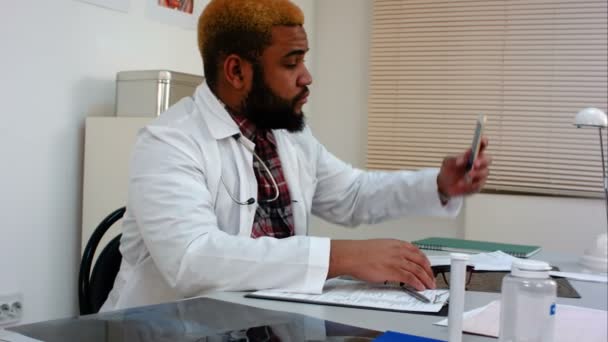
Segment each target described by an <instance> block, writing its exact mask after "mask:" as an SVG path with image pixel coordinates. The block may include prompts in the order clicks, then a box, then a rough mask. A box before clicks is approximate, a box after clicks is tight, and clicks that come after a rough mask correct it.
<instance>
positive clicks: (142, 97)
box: [116, 70, 203, 117]
mask: <svg viewBox="0 0 608 342" xmlns="http://www.w3.org/2000/svg"><path fill="white" fill-rule="evenodd" d="M202 82H203V77H202V76H197V75H191V74H185V73H181V72H175V71H170V70H142V71H121V72H119V73H118V74H116V116H139V117H142V116H143V117H146V116H147V117H155V116H159V115H160V114H161V113H162V112H164V111H165V110H167V109H168V108H169V107H170V106H171V105H172V104H174V103H175V102H177V101H179V100H180V99H182V98H184V97H186V96H192V94H193V93H194V90H195V89H196V87H197V86H198V85H199V84H201V83H202Z"/></svg>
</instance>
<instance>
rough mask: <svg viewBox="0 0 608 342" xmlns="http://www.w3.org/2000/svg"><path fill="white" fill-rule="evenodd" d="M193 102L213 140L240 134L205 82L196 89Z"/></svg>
mask: <svg viewBox="0 0 608 342" xmlns="http://www.w3.org/2000/svg"><path fill="white" fill-rule="evenodd" d="M194 102H195V103H196V105H197V107H198V109H199V114H200V115H201V116H202V118H203V120H204V121H205V122H206V123H207V127H208V128H209V133H211V136H212V137H213V138H214V139H216V140H220V139H225V138H228V137H231V136H233V135H235V134H239V133H240V130H239V127H238V126H237V124H236V123H235V122H234V120H233V119H232V117H231V116H230V114H228V111H226V108H224V106H223V105H222V103H221V102H220V101H219V100H218V98H217V97H216V96H215V94H213V92H212V91H211V89H209V86H208V85H207V82H206V81H203V83H201V84H200V85H199V86H198V87H197V88H196V91H195V92H194Z"/></svg>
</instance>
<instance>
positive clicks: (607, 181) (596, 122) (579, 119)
mask: <svg viewBox="0 0 608 342" xmlns="http://www.w3.org/2000/svg"><path fill="white" fill-rule="evenodd" d="M574 125H575V126H576V127H577V128H581V127H591V128H597V129H598V131H599V132H600V151H601V154H602V176H603V178H604V199H605V200H606V228H607V230H608V174H607V173H606V162H605V161H604V160H605V159H604V138H603V135H602V129H606V127H608V117H607V116H606V113H604V112H602V111H601V110H599V109H597V108H585V109H583V110H581V111H580V112H578V113H577V114H576V118H575V120H574ZM579 262H580V264H581V265H583V267H585V268H587V269H589V270H592V271H596V272H607V271H608V234H607V233H603V234H600V235H598V237H597V239H596V241H595V245H594V246H592V247H591V248H589V249H587V250H586V251H585V254H584V255H583V256H582V257H581V259H580V260H579Z"/></svg>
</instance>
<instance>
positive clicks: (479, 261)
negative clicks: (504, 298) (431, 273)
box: [428, 251, 517, 271]
mask: <svg viewBox="0 0 608 342" xmlns="http://www.w3.org/2000/svg"><path fill="white" fill-rule="evenodd" d="M428 258H429V261H430V262H431V266H442V265H449V264H450V256H449V255H430V256H429V257H428ZM516 259H517V258H516V257H514V256H512V255H509V254H507V253H505V252H502V251H496V252H491V253H478V254H473V255H471V256H470V258H469V262H468V265H472V266H475V270H476V271H510V270H511V264H512V263H513V260H516Z"/></svg>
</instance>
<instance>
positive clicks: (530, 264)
mask: <svg viewBox="0 0 608 342" xmlns="http://www.w3.org/2000/svg"><path fill="white" fill-rule="evenodd" d="M549 271H551V266H550V265H549V264H548V263H546V262H544V261H539V260H526V259H517V260H514V261H513V264H512V265H511V274H512V275H514V276H516V277H523V278H548V277H549Z"/></svg>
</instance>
